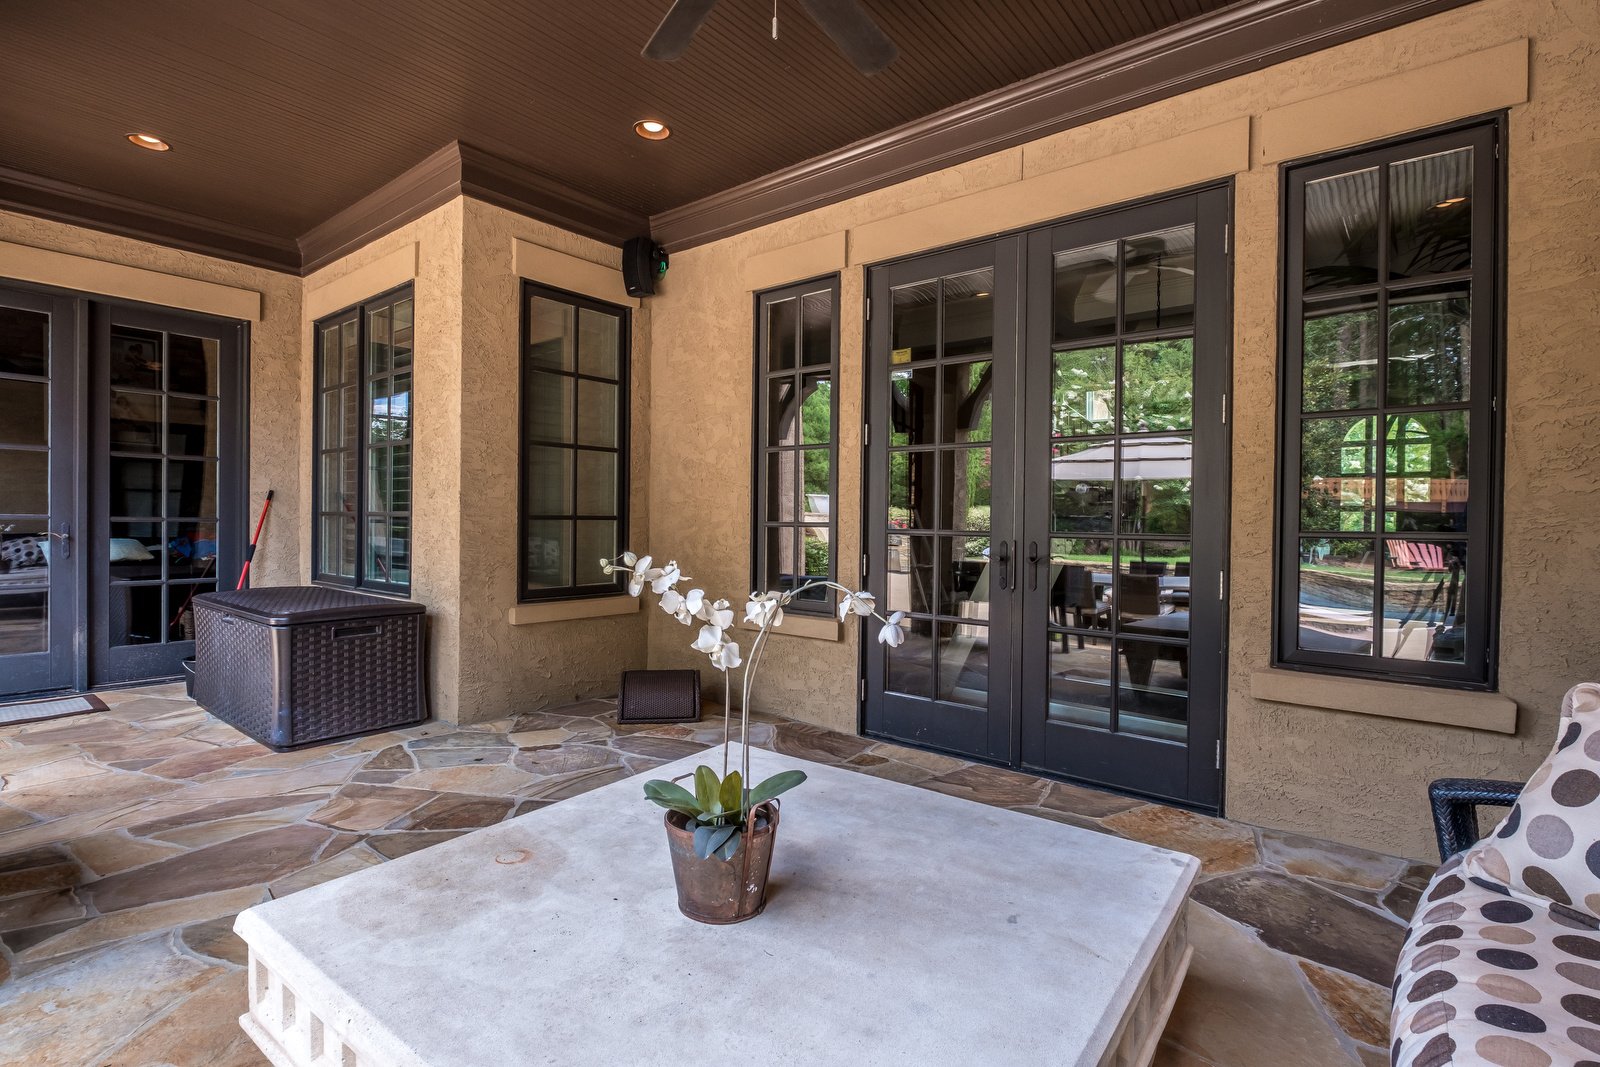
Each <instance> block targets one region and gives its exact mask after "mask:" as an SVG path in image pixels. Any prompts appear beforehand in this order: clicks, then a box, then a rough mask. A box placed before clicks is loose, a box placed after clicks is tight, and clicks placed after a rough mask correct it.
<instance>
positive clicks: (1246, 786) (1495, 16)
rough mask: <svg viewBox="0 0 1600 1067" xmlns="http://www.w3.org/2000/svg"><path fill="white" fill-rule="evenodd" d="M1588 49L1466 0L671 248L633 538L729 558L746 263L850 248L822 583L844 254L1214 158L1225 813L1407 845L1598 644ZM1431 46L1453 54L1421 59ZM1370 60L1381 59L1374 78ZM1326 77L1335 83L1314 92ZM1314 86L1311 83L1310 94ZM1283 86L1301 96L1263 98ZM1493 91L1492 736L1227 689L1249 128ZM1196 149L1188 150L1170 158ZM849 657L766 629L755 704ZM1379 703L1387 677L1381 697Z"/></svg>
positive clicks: (740, 428)
mask: <svg viewBox="0 0 1600 1067" xmlns="http://www.w3.org/2000/svg"><path fill="white" fill-rule="evenodd" d="M1523 38H1527V39H1529V40H1530V41H1531V70H1530V71H1528V74H1530V75H1531V82H1529V81H1528V80H1527V78H1525V77H1524V75H1523V74H1522V73H1520V72H1519V70H1518V64H1519V63H1523V64H1525V63H1526V62H1527V60H1525V59H1521V58H1519V57H1521V56H1522V55H1524V54H1525V53H1524V52H1523V50H1522V48H1521V46H1520V45H1518V44H1517V43H1516V42H1518V41H1519V40H1520V39H1523ZM1496 46H1508V47H1506V48H1503V49H1500V50H1498V51H1494V49H1496ZM1597 46H1600V4H1595V3H1593V2H1592V0H1481V2H1480V3H1477V4H1474V5H1471V6H1469V7H1466V8H1462V9H1458V10H1456V11H1453V12H1451V13H1448V14H1445V15H1440V16H1437V17H1435V18H1431V19H1427V20H1424V21H1422V22H1418V23H1414V24H1411V25H1409V26H1406V27H1402V28H1400V29H1397V30H1393V31H1390V32H1387V33H1384V34H1380V35H1377V36H1374V37H1370V38H1367V39H1364V40H1360V41H1356V42H1353V43H1351V44H1347V45H1343V46H1340V47H1339V48H1336V49H1332V50H1330V51H1327V52H1324V53H1320V54H1317V55H1313V56H1307V57H1304V58H1301V59H1297V60H1294V61H1292V62H1289V63H1285V64H1281V65H1279V66H1275V67H1272V68H1269V69H1266V70H1263V71H1259V72H1256V73H1252V74H1249V75H1246V76H1244V77H1240V78H1236V79H1233V80H1231V81H1228V82H1225V83H1222V84H1219V85H1216V86H1212V87H1209V88H1206V89H1203V90H1199V91H1196V92H1193V93H1189V94H1187V95H1185V96H1183V97H1180V98H1177V99H1174V100H1169V101H1165V102H1163V103H1160V104H1156V105H1152V106H1150V107H1146V108H1143V109H1140V110H1138V111H1135V112H1133V113H1130V114H1126V115H1122V116H1118V117H1116V118H1113V119H1108V120H1105V121H1103V122H1098V123H1095V124H1093V125H1090V126H1087V127H1083V128H1081V129H1077V130H1072V131H1069V132H1067V133H1064V134H1060V135H1057V136H1054V137H1050V138H1046V139H1044V140H1041V141H1038V142H1035V143H1033V144H1029V145H1025V146H1023V147H1022V148H1018V149H1013V150H1010V151H1006V152H1001V153H997V154H995V155H992V156H989V157H986V158H984V159H980V160H976V161H974V162H972V163H968V164H965V165H963V166H960V167H955V168H951V169H949V170H946V171H943V172H940V173H937V174H934V175H930V176H928V177H924V178H920V179H917V180H914V181H911V182H907V183H904V184H902V185H899V186H895V187H893V188H890V189H885V190H882V191H879V192H875V193H871V194H868V195H865V196H862V197H858V198H855V199H853V200H849V201H846V202H844V203H841V204H837V205H833V206H830V207H827V208H823V209H820V210H818V211H815V212H811V213H809V214H807V215H804V216H800V217H798V218H794V219H789V220H786V221H784V222H781V223H776V224H774V225H771V226H767V227H764V228H762V229H759V230H755V231H752V232H750V233H746V234H741V235H738V236H736V237H733V238H729V239H726V240H723V241H719V242H715V243H713V244H709V245H705V246H702V247H699V248H694V249H690V250H687V251H684V252H681V253H679V254H677V255H675V256H674V257H673V262H672V269H671V272H670V273H669V275H668V277H667V279H666V284H665V287H664V291H663V292H662V293H661V294H660V295H659V296H657V297H656V298H655V299H654V300H653V301H651V305H650V306H651V321H652V334H651V356H652V361H653V364H654V366H653V375H652V377H653V382H654V389H653V405H652V410H653V416H654V418H653V423H654V430H653V437H654V449H653V461H652V463H651V467H650V498H651V504H652V514H653V516H654V520H653V522H652V525H651V530H650V541H649V543H648V545H647V546H646V547H648V549H649V550H651V551H652V552H654V553H655V554H656V555H657V556H658V557H664V556H672V557H675V558H677V559H678V560H679V561H680V562H682V563H683V565H684V568H685V570H687V571H688V572H689V573H691V574H693V575H694V576H695V578H696V579H697V583H696V584H702V585H704V586H706V587H707V588H708V589H714V590H717V591H726V593H725V595H734V596H742V591H743V590H744V589H745V588H746V587H747V584H748V582H749V574H748V570H749V564H748V558H749V550H748V546H749V514H750V510H749V509H750V485H749V481H750V477H749V455H750V411H751V404H752V398H751V389H752V381H751V371H750V366H751V355H750V339H751V336H752V322H751V315H752V301H751V288H752V287H753V286H754V285H755V284H760V285H771V284H778V283H780V282H783V281H791V280H795V281H797V280H800V278H802V277H805V276H807V275H809V274H812V273H815V271H816V269H817V266H818V264H817V257H816V256H815V255H814V254H812V253H813V252H814V251H815V250H816V249H817V248H818V247H823V246H827V245H828V244H829V242H828V241H825V240H821V239H824V238H828V237H829V236H830V235H844V236H845V239H846V240H845V241H843V242H838V243H839V244H841V245H843V246H846V247H848V248H849V249H850V251H849V254H848V255H849V263H848V265H847V266H845V269H844V270H843V272H842V283H843V302H842V311H841V321H840V329H841V345H840V356H841V375H840V376H841V381H840V384H839V395H840V472H839V473H840V485H839V496H838V501H837V503H836V505H835V506H836V507H837V508H838V509H839V537H840V551H839V557H838V558H839V559H840V577H841V579H842V580H843V581H845V582H847V583H849V582H853V581H854V580H855V578H856V570H857V566H858V562H857V561H858V560H859V553H860V547H859V524H860V510H859V509H860V500H861V491H860V490H861V464H860V453H861V447H860V446H861V421H862V419H861V414H862V413H861V406H860V405H861V397H862V392H863V379H862V373H863V368H862V360H863V355H862V337H863V317H862V295H863V293H862V286H863V284H864V269H863V266H862V264H863V263H864V262H865V257H866V256H868V255H896V256H898V255H903V254H906V253H909V252H912V251H916V250H920V249H926V248H930V247H934V246H936V245H938V244H943V243H947V242H950V241H954V240H960V239H963V238H966V237H975V236H979V235H980V234H981V233H982V232H984V231H985V230H986V229H987V230H990V231H998V230H1003V229H1007V228H1010V227H1013V226H1020V225H1025V224H1028V223H1030V222H1033V221H1038V220H1043V219H1048V218H1052V217H1059V216H1063V215H1067V214H1070V213H1073V212H1079V211H1083V210H1087V209H1089V208H1092V207H1096V206H1103V205H1109V204H1114V203H1118V202H1121V201H1125V200H1127V199H1129V198H1130V197H1134V196H1139V195H1144V194H1147V193H1151V192H1155V191H1158V190H1160V189H1162V188H1180V187H1182V186H1184V185H1186V184H1190V183H1192V182H1194V181H1198V180H1201V179H1204V178H1208V177H1214V176H1218V174H1216V173H1212V170H1214V168H1215V167H1217V166H1218V165H1221V164H1227V171H1226V172H1225V173H1231V174H1232V175H1233V176H1234V182H1235V185H1234V189H1235V221H1234V225H1233V244H1234V249H1235V260H1234V271H1235V279H1234V319H1235V329H1234V382H1235V386H1234V403H1233V411H1234V418H1233V435H1234V487H1233V501H1232V507H1233V549H1232V560H1231V579H1230V581H1231V589H1232V596H1231V612H1232V614H1231V623H1230V644H1231V652H1230V664H1229V680H1228V712H1227V727H1226V729H1227V750H1226V757H1227V771H1228V778H1227V790H1226V805H1227V812H1228V814H1229V815H1231V816H1233V817H1235V818H1239V819H1244V820H1248V821H1252V822H1257V823H1261V824H1265V825H1270V826H1276V827H1282V828H1287V829H1293V830H1300V831H1305V832H1310V833H1315V834H1319V835H1322V836H1326V837H1331V838H1335V839H1339V840H1344V841H1348V842H1352V843H1356V844H1360V845H1365V846H1369V847H1373V848H1378V849H1381V850H1384V851H1388V852H1393V853H1399V854H1404V855H1410V856H1426V855H1428V854H1429V853H1430V851H1431V847H1432V846H1431V831H1430V829H1429V825H1430V824H1429V821H1428V815H1427V807H1426V803H1425V793H1424V790H1425V786H1426V783H1427V781H1428V780H1430V779H1432V778H1435V777H1440V776H1444V775H1487V776H1501V777H1518V776H1522V775H1525V774H1527V773H1528V772H1529V771H1530V770H1531V769H1532V768H1533V766H1535V765H1536V764H1537V763H1538V761H1539V759H1540V758H1541V757H1542V755H1543V753H1544V751H1545V750H1546V749H1547V748H1548V746H1549V744H1550V741H1551V735H1552V730H1553V726H1554V722H1555V718H1556V715H1557V712H1558V704H1559V700H1560V697H1561V694H1562V693H1563V692H1564V691H1565V690H1566V689H1567V688H1568V687H1569V686H1570V685H1572V684H1573V683H1575V682H1577V681H1580V680H1584V679H1588V678H1593V677H1595V675H1596V671H1597V669H1600V668H1597V667H1596V660H1595V658H1594V653H1593V649H1594V647H1595V644H1596V641H1597V639H1600V622H1597V621H1596V615H1595V613H1594V611H1593V604H1594V603H1595V602H1596V600H1597V598H1600V571H1597V570H1596V568H1595V567H1594V566H1593V558H1594V556H1595V552H1596V549H1597V548H1600V537H1597V535H1596V532H1595V526H1594V519H1593V516H1594V515H1596V514H1600V508H1597V506H1596V505H1597V503H1600V432H1597V431H1600V361H1596V360H1595V359H1594V358H1593V356H1592V347H1593V346H1592V339H1593V338H1594V337H1595V336H1596V333H1597V330H1600V301H1597V300H1596V298H1595V291H1596V277H1595V275H1596V260H1595V256H1594V251H1593V248H1594V243H1595V235H1596V226H1595V223H1594V217H1595V209H1596V208H1597V207H1600V191H1597V190H1596V188H1595V186H1594V185H1593V182H1592V180H1591V179H1592V174H1593V170H1594V167H1595V165H1596V163H1597V161H1600V133H1597V132H1596V129H1595V127H1594V126H1593V124H1592V116H1591V111H1592V106H1593V102H1594V100H1596V99H1600V63H1597V62H1595V51H1596V48H1597ZM1458 57H1459V58H1458ZM1451 60H1457V62H1456V63H1455V64H1454V65H1447V66H1444V67H1433V68H1432V69H1430V70H1428V71H1426V72H1424V71H1423V70H1422V68H1424V67H1429V66H1430V65H1435V64H1440V63H1444V62H1445V61H1451ZM1407 72H1410V74H1409V75H1408V74H1407ZM1396 75H1400V76H1401V80H1400V81H1397V82H1391V83H1384V82H1382V81H1381V79H1384V78H1389V77H1394V76H1396ZM1526 84H1531V87H1532V88H1531V96H1529V97H1527V99H1526V102H1525V103H1524V102H1521V101H1522V100H1523V96H1522V95H1519V94H1520V93H1521V91H1522V90H1521V87H1522V86H1524V85H1526ZM1341 91H1347V93H1348V95H1343V96H1338V95H1330V94H1337V93H1340V92H1341ZM1318 98H1325V99H1323V100H1322V102H1321V104H1318V103H1314V102H1313V101H1316V100H1318ZM1374 101H1381V102H1382V106H1381V107H1377V106H1374ZM1298 102H1307V103H1304V104H1301V105H1300V107H1299V108H1298V109H1297V110H1294V111H1283V110H1280V109H1283V108H1285V107H1286V105H1290V104H1296V103H1298ZM1505 105H1513V106H1511V107H1510V113H1511V129H1510V142H1509V146H1508V152H1509V156H1508V158H1509V167H1510V186H1509V197H1510V224H1509V254H1508V269H1507V289H1508V293H1509V295H1508V323H1507V346H1506V379H1507V390H1506V394H1505V398H1506V407H1507V434H1506V479H1505V485H1506V491H1505V516H1506V519H1505V546H1504V568H1505V570H1504V578H1503V583H1502V588H1503V601H1504V611H1503V625H1502V630H1501V633H1502V650H1501V655H1500V688H1501V691H1502V692H1503V693H1504V694H1506V695H1507V696H1509V697H1510V698H1511V699H1513V700H1515V701H1516V702H1517V704H1518V705H1520V709H1521V710H1520V714H1519V717H1518V724H1517V731H1516V733H1515V734H1514V735H1509V736H1508V735H1504V734H1499V733H1491V732H1483V731H1477V730H1467V729H1461V728H1455V727H1448V726H1438V725H1431V724H1427V723H1420V722H1410V721H1403V720H1399V719H1393V718H1385V717H1375V716H1371V715H1357V714H1352V713H1348V712H1339V711H1330V710H1324V709H1315V708H1309V707H1300V706H1294V705H1285V704H1273V703H1266V702H1263V701H1257V700H1254V699H1252V698H1251V697H1250V695H1249V694H1250V676H1251V674H1252V673H1253V672H1254V671H1256V670H1259V669H1262V668H1265V667H1267V666H1268V665H1269V650H1270V633H1271V588H1272V534H1271V531H1272V521H1273V485H1272V482H1273V454H1274V449H1275V442H1276V424H1275V417H1276V416H1275V408H1274V405H1275V390H1276V374H1277V264H1278V247H1277V244H1278V242H1277V228H1278V194H1279V188H1278V186H1279V181H1278V179H1279V173H1278V166H1277V164H1278V159H1277V158H1274V152H1273V149H1274V147H1276V146H1278V145H1293V146H1294V147H1295V150H1296V151H1298V152H1302V153H1303V152H1308V151H1320V150H1330V149H1334V148H1338V147H1343V146H1345V145H1348V144H1351V143H1359V142H1361V141H1363V140H1366V139H1371V138H1378V137H1382V136H1387V135H1390V134H1394V133H1400V132H1405V131H1407V130H1411V129H1418V128H1424V127H1426V126H1429V125H1432V124H1436V123H1438V122H1441V121H1445V120H1448V119H1452V118H1458V117H1466V116H1468V115H1471V114H1474V113H1477V112H1479V111H1483V110H1489V109H1497V108H1499V107H1501V106H1505ZM1463 109H1464V110H1463ZM1351 115H1358V116H1362V117H1360V118H1357V119H1351V118H1350V116H1351ZM1241 121H1246V122H1248V124H1249V125H1248V127H1247V128H1248V132H1249V140H1248V149H1249V153H1248V155H1247V156H1241V155H1240V153H1239V152H1238V147H1237V146H1238V140H1237V138H1238V132H1239V131H1240V130H1241V129H1243V128H1244V127H1241V126H1240V123H1241ZM1205 131H1210V133H1206V132H1205ZM1223 142H1227V143H1229V144H1232V145H1234V147H1233V148H1231V149H1230V148H1228V147H1227V145H1225V144H1223ZM1162 145H1166V146H1167V148H1166V150H1163V149H1162V148H1161V147H1160V146H1162ZM1196 145H1199V146H1204V148H1205V151H1203V152H1201V151H1196V150H1195V149H1194V146H1196ZM1213 149H1216V150H1215V151H1212V150H1213ZM1201 157H1204V158H1201ZM1228 160H1235V162H1234V163H1231V164H1228V163H1227V161H1228ZM1135 163H1137V164H1138V165H1137V166H1134V165H1133V164H1135ZM1201 164H1203V165H1204V168H1210V169H1202V170H1200V171H1196V170H1195V168H1196V167H1197V166H1200V165H1201ZM1163 183H1166V184H1163ZM930 205H934V206H932V207H930ZM939 205H942V206H939ZM919 209H926V210H919ZM808 242H809V243H808ZM790 247H794V248H795V257H794V259H795V262H796V264H797V271H801V272H800V273H796V274H794V275H793V276H792V277H788V278H785V277H781V276H773V272H772V270H771V267H772V264H773V263H775V262H781V261H782V260H783V258H784V254H785V253H784V251H783V250H784V249H786V248H790ZM755 262H759V263H760V264H761V266H762V270H761V271H760V272H757V273H759V274H760V275H761V279H760V281H759V282H752V280H751V278H750V271H749V264H751V263H755ZM650 619H651V641H650V649H651V661H652V664H653V665H661V666H668V665H671V666H679V665H683V666H689V665H699V663H700V662H702V660H701V659H700V657H698V656H697V655H696V654H695V653H693V652H691V651H689V650H688V649H687V647H686V645H687V641H688V638H689V637H690V636H691V635H690V634H689V633H688V632H687V631H685V630H683V629H681V628H679V627H678V626H676V625H675V624H674V623H672V622H671V620H669V619H667V618H666V617H665V616H662V615H661V614H660V613H659V612H651V613H650ZM856 654H857V650H856V647H855V639H854V635H853V634H849V635H847V636H846V639H845V640H843V641H840V642H837V643H832V642H826V641H817V640H808V639H805V638H798V637H783V636H780V637H777V638H775V639H774V641H773V645H772V651H771V653H770V655H769V658H768V660H767V662H766V664H765V666H764V668H763V676H762V682H761V686H760V688H759V691H758V695H757V698H756V704H757V706H759V707H763V708H767V709H770V710H774V711H780V712H783V713H786V714H791V715H795V716H797V717H800V718H802V719H806V720H809V721H813V722H817V723H819V724H822V725H826V726H831V727H834V728H837V729H844V730H853V729H854V728H855V724H856V700H855V694H854V688H855V678H856V662H857V660H856ZM1405 701H1406V694H1405V691H1404V690H1403V689H1399V688H1397V689H1396V691H1395V697H1394V703H1395V705H1396V706H1397V707H1403V706H1404V704H1405Z"/></svg>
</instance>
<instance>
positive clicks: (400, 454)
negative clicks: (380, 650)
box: [311, 285, 415, 595]
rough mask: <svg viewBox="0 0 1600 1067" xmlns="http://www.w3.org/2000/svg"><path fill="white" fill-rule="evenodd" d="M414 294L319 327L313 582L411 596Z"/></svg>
mask: <svg viewBox="0 0 1600 1067" xmlns="http://www.w3.org/2000/svg"><path fill="white" fill-rule="evenodd" d="M414 334H415V301H414V300H413V298H412V293H411V286H409V285H405V286H402V287H400V288H399V289H395V290H393V291H391V292H388V293H384V294H383V295H381V296H376V297H373V298H372V299H370V300H365V301H363V302H361V303H360V304H357V305H355V306H354V307H350V308H346V309H345V310H343V311H341V312H338V313H337V314H334V315H330V316H328V317H327V318H325V319H321V320H320V321H318V322H317V325H316V349H317V354H316V390H315V392H316V407H315V410H314V414H313V416H312V418H313V421H314V423H315V428H314V432H313V438H314V448H315V454H316V463H315V465H314V467H313V469H312V499H313V500H314V501H315V502H316V509H315V514H316V518H315V525H314V526H313V528H312V549H311V559H312V568H311V570H312V575H311V576H312V579H313V580H315V581H318V582H324V583H328V584H333V585H344V586H350V587H351V588H359V589H365V590H369V591H372V592H380V593H398V594H402V595H404V594H407V593H409V592H410V591H411V462H412V460H411V457H412V427H411V422H412V414H413V400H414V389H413V385H414V382H413V367H412V358H413V344H414Z"/></svg>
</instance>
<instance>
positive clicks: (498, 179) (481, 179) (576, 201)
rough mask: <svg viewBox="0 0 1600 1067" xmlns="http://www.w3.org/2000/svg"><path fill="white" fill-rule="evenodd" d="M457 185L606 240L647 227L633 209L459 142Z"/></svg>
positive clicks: (620, 238) (632, 234)
mask: <svg viewBox="0 0 1600 1067" xmlns="http://www.w3.org/2000/svg"><path fill="white" fill-rule="evenodd" d="M461 191H462V192H463V193H465V194H466V195H468V196H470V197H474V198H476V199H478V200H485V201H487V202H489V203H491V204H495V205H497V206H499V207H503V208H506V209H507V210H509V211H515V212H518V213H519V214H522V215H527V216H529V217H531V218H535V219H539V220H540V221H542V222H548V223H550V224H551V225H553V226H559V227H561V228H562V229H564V230H570V231H571V232H573V233H577V234H582V235H583V236H585V237H592V238H594V239H595V240H597V241H604V242H605V243H606V244H613V245H620V244H621V243H622V242H624V241H626V240H627V239H628V238H630V237H642V236H644V235H645V234H648V233H649V232H650V220H649V219H648V218H646V217H645V216H644V215H643V214H641V213H639V212H634V211H624V210H622V209H620V208H616V207H613V206H612V205H610V204H608V203H606V202H605V201H603V200H600V199H598V198H596V197H593V196H590V195H589V194H588V193H584V192H580V191H578V190H576V189H572V188H569V187H568V186H565V185H562V184H560V183H559V182H555V181H552V180H550V179H549V178H545V177H541V176H540V175H537V174H534V173H533V172H531V171H529V170H527V169H525V168H523V167H520V166H518V165H517V164H515V163H510V162H508V161H506V160H504V159H500V158H499V157H497V156H492V155H490V154H489V153H487V152H484V151H482V150H480V149H476V148H473V147H472V146H471V145H462V146H461Z"/></svg>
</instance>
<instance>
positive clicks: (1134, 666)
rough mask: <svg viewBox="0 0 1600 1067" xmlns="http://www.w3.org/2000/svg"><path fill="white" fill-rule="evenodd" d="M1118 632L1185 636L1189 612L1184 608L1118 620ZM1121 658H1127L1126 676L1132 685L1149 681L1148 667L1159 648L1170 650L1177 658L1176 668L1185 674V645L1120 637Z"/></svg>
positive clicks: (1186, 671)
mask: <svg viewBox="0 0 1600 1067" xmlns="http://www.w3.org/2000/svg"><path fill="white" fill-rule="evenodd" d="M1122 632H1123V633H1125V634H1130V635H1140V636H1146V637H1173V638H1184V639H1187V638H1188V636H1189V613H1188V612H1187V611H1174V612H1170V613H1168V614H1166V615H1157V616H1156V617H1155V618H1153V619H1139V620H1136V621H1134V622H1125V623H1123V624H1122ZM1121 644H1122V655H1123V658H1124V659H1126V660H1127V661H1128V680H1129V681H1131V682H1133V684H1134V685H1139V686H1145V685H1149V684H1150V669H1151V668H1152V667H1154V666H1155V662H1156V659H1157V658H1158V657H1159V656H1160V654H1161V652H1162V651H1166V652H1168V653H1171V655H1172V658H1173V659H1174V660H1176V661H1177V663H1178V669H1179V670H1180V671H1182V672H1183V676H1184V677H1185V678H1187V677H1189V649H1188V647H1187V646H1184V645H1157V644H1153V643H1150V642H1146V641H1123V642H1122V643H1121Z"/></svg>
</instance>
